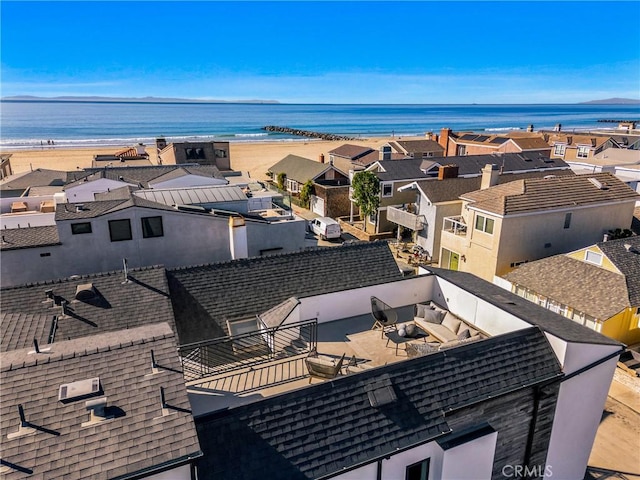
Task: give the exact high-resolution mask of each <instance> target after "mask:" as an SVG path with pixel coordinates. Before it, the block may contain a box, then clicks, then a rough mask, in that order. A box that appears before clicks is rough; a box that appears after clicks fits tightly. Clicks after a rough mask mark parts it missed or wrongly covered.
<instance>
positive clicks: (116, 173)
mask: <svg viewBox="0 0 640 480" xmlns="http://www.w3.org/2000/svg"><path fill="white" fill-rule="evenodd" d="M171 172H173V174H175V175H178V176H182V175H185V174H189V175H200V176H204V177H215V178H220V179H224V177H223V176H222V174H221V173H220V170H218V168H217V167H216V166H215V165H153V166H150V167H133V166H131V167H108V168H85V169H84V170H83V171H81V172H73V173H72V174H70V175H71V177H72V178H71V179H70V180H69V183H67V184H66V185H65V188H70V187H73V186H76V185H80V184H82V183H83V182H85V181H93V180H98V179H101V178H108V179H110V180H116V181H121V182H126V183H132V184H135V185H139V184H142V186H143V187H145V188H147V187H148V186H149V182H152V181H153V180H157V179H158V178H160V177H162V176H164V175H167V174H168V173H171ZM85 179H86V180H85Z"/></svg>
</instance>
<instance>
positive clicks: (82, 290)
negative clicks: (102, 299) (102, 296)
mask: <svg viewBox="0 0 640 480" xmlns="http://www.w3.org/2000/svg"><path fill="white" fill-rule="evenodd" d="M97 295H98V293H97V292H96V289H95V288H94V287H93V283H82V284H80V285H78V286H77V287H76V297H75V298H76V300H80V301H81V302H87V301H90V300H93V299H94V298H95V297H96V296H97Z"/></svg>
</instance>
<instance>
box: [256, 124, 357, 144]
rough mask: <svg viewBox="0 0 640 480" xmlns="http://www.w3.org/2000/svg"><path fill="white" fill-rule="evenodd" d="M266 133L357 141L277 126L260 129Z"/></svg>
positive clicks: (340, 136)
mask: <svg viewBox="0 0 640 480" xmlns="http://www.w3.org/2000/svg"><path fill="white" fill-rule="evenodd" d="M262 130H266V131H267V132H278V133H288V134H289V135H297V136H299V137H308V138H320V139H322V140H340V141H345V140H358V139H357V138H355V137H345V136H343V135H334V134H332V133H321V132H310V131H309V130H300V129H298V128H289V127H279V126H277V125H267V126H266V127H262Z"/></svg>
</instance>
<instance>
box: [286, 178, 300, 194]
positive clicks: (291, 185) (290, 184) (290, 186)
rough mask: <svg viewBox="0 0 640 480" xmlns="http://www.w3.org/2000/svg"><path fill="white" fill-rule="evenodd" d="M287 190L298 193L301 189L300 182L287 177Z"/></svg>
mask: <svg viewBox="0 0 640 480" xmlns="http://www.w3.org/2000/svg"><path fill="white" fill-rule="evenodd" d="M287 190H289V191H290V192H291V193H298V192H299V191H300V188H299V184H298V182H296V181H295V180H289V179H287Z"/></svg>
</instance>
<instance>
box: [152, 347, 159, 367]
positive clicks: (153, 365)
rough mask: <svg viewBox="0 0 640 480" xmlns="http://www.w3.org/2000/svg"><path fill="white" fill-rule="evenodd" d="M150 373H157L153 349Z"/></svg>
mask: <svg viewBox="0 0 640 480" xmlns="http://www.w3.org/2000/svg"><path fill="white" fill-rule="evenodd" d="M151 371H152V372H153V373H158V364H157V363H156V356H155V355H154V353H153V349H151Z"/></svg>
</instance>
